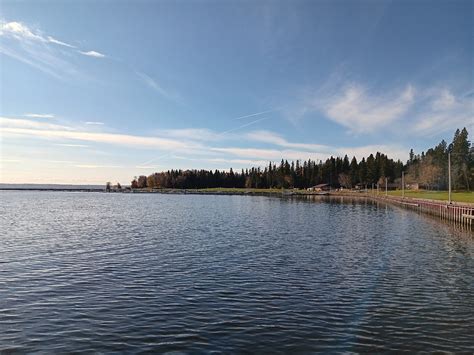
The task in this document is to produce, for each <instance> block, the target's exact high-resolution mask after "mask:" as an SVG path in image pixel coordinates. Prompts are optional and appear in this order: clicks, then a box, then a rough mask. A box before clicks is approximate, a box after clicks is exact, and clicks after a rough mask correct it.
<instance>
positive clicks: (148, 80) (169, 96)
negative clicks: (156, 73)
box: [135, 71, 181, 102]
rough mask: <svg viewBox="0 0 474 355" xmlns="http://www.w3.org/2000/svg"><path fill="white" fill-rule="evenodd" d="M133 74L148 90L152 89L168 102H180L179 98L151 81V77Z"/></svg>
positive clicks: (153, 80) (176, 94) (143, 74)
mask: <svg viewBox="0 0 474 355" xmlns="http://www.w3.org/2000/svg"><path fill="white" fill-rule="evenodd" d="M135 74H136V75H137V76H138V77H139V78H140V79H141V80H142V81H143V82H144V83H145V84H146V85H147V86H149V87H150V88H152V89H153V90H154V91H156V92H157V93H158V94H160V95H161V96H163V97H165V98H166V99H168V100H172V101H176V102H180V101H181V96H180V95H179V94H178V93H176V92H174V91H172V90H169V89H165V88H163V87H162V86H161V85H160V84H158V82H157V81H156V80H155V79H153V78H152V77H151V76H149V75H147V74H145V73H143V72H140V71H135Z"/></svg>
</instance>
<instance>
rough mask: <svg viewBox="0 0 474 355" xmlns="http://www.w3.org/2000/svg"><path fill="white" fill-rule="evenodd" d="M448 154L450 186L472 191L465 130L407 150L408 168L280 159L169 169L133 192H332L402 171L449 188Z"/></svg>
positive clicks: (393, 179)
mask: <svg viewBox="0 0 474 355" xmlns="http://www.w3.org/2000/svg"><path fill="white" fill-rule="evenodd" d="M448 149H451V152H452V172H453V186H454V188H455V189H470V188H471V187H472V186H474V166H473V164H474V159H473V150H472V148H471V144H470V142H469V140H468V132H467V130H466V129H465V128H464V129H463V130H462V131H461V130H459V129H458V130H457V131H456V133H455V135H454V139H453V142H452V144H451V145H449V146H448V145H447V143H446V142H445V141H444V140H443V141H442V142H441V143H439V144H438V145H437V146H436V147H434V148H431V149H429V150H428V151H427V152H426V153H424V152H422V153H421V154H420V155H415V153H414V152H413V149H412V150H411V151H410V159H409V160H408V161H407V163H406V164H404V163H402V162H401V161H400V160H397V161H395V160H393V159H390V158H388V157H387V155H385V154H383V153H380V152H377V153H376V154H375V155H374V154H370V155H369V156H368V157H367V158H362V160H360V161H357V159H356V158H355V157H353V158H352V159H349V157H348V156H347V155H345V156H344V157H342V158H341V157H336V158H335V157H330V158H328V159H327V160H326V161H324V162H323V161H319V162H316V161H314V160H310V159H308V160H307V161H300V160H296V161H292V162H291V163H290V162H288V161H287V160H283V159H282V160H281V161H280V163H279V164H275V163H272V162H269V164H268V166H266V167H264V168H263V169H262V168H251V169H245V170H243V169H242V170H241V171H240V172H235V171H234V170H233V169H232V168H231V169H230V170H229V171H219V170H214V171H212V170H168V171H164V172H159V173H154V174H152V175H149V176H145V175H142V176H139V177H137V178H135V179H134V180H133V181H132V185H131V187H132V188H175V189H201V188H213V187H227V188H232V187H235V188H308V187H311V186H315V185H317V184H321V183H327V184H329V185H331V186H332V187H341V186H342V187H345V188H352V187H354V186H356V185H357V184H359V185H362V186H367V185H369V186H370V185H372V184H381V185H382V186H383V185H384V184H385V179H386V178H387V180H388V182H390V183H400V176H401V174H402V171H404V172H405V173H406V182H407V183H410V182H418V183H419V184H421V185H424V186H425V187H426V188H438V189H444V188H446V187H447V165H448V163H447V160H448Z"/></svg>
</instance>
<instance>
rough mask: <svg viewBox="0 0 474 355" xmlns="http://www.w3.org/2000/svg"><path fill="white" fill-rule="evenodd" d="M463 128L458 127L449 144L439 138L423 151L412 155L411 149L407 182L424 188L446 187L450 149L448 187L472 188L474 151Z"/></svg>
mask: <svg viewBox="0 0 474 355" xmlns="http://www.w3.org/2000/svg"><path fill="white" fill-rule="evenodd" d="M468 136H469V134H468V132H467V129H466V128H463V129H462V130H459V129H457V130H456V132H455V133H454V138H453V141H452V143H451V144H449V145H448V144H447V143H446V142H445V141H444V140H442V141H441V142H440V143H439V144H438V145H437V146H436V147H434V148H430V149H428V150H427V151H426V153H424V152H422V153H421V154H419V155H415V153H414V152H413V149H412V150H410V159H409V160H408V162H407V167H406V170H407V175H406V182H407V183H418V184H420V185H421V186H422V187H424V188H425V189H447V188H448V151H450V152H451V184H452V185H451V186H452V188H453V189H455V190H471V189H472V187H473V186H474V151H473V148H474V147H471V143H470V142H469V139H468Z"/></svg>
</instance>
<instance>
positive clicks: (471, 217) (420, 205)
mask: <svg viewBox="0 0 474 355" xmlns="http://www.w3.org/2000/svg"><path fill="white" fill-rule="evenodd" d="M367 197H369V198H372V199H374V200H378V201H385V202H390V203H394V204H397V205H400V206H403V207H405V208H408V209H411V210H415V211H418V212H420V213H426V214H430V215H433V216H436V217H439V218H441V219H443V220H446V221H452V222H455V223H456V224H459V225H462V226H466V227H470V228H472V226H474V206H472V205H469V204H462V203H456V202H453V203H452V204H448V203H447V202H443V201H434V200H425V199H414V198H401V197H393V196H381V195H370V194H369V195H367Z"/></svg>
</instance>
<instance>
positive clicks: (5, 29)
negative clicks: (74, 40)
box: [0, 21, 75, 48]
mask: <svg viewBox="0 0 474 355" xmlns="http://www.w3.org/2000/svg"><path fill="white" fill-rule="evenodd" d="M0 36H11V37H14V38H15V39H17V40H20V41H24V40H28V41H38V42H43V43H54V44H58V45H60V46H64V47H69V48H75V46H73V45H71V44H69V43H65V42H62V41H60V40H58V39H56V38H54V37H51V36H46V37H44V36H43V35H42V34H41V32H40V31H38V30H32V29H30V28H29V27H28V26H26V25H25V24H23V23H21V22H16V21H12V22H1V23H0Z"/></svg>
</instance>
